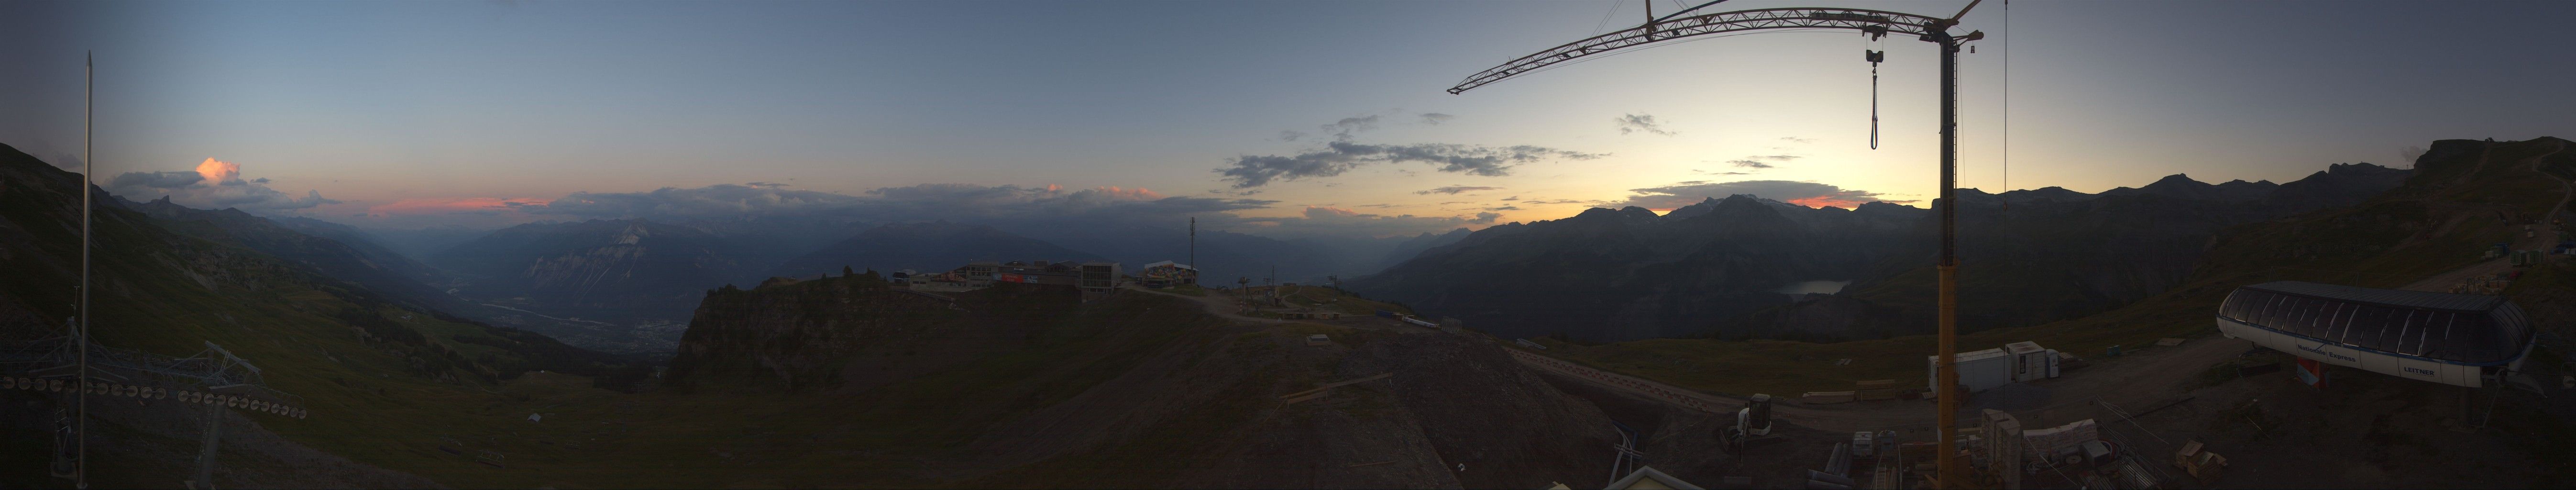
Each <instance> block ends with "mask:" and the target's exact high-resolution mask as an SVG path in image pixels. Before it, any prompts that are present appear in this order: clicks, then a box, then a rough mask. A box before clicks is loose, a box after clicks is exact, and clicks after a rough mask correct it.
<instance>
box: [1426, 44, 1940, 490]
mask: <svg viewBox="0 0 2576 490" xmlns="http://www.w3.org/2000/svg"><path fill="white" fill-rule="evenodd" d="M1722 1H1725V0H1717V1H1712V2H1708V3H1703V4H1700V5H1699V6H1697V7H1691V8H1688V9H1683V10H1681V11H1679V12H1674V13H1671V14H1668V15H1665V16H1663V17H1652V15H1651V14H1649V20H1648V21H1647V22H1646V23H1645V24H1644V25H1641V26H1637V27H1633V28H1628V29H1622V30H1619V31H1617V32H1611V33H1608V34H1602V35H1598V36H1593V37H1591V38H1588V39H1583V40H1579V41H1575V42H1571V43H1566V44H1563V45H1559V46H1557V47H1554V48H1549V49H1548V50H1545V51H1540V52H1538V53H1535V54H1531V55H1528V56H1523V57H1520V58H1518V59H1514V60H1512V61H1510V62H1506V63H1503V64H1502V65H1499V66H1495V67H1493V68H1488V69H1486V70H1485V71H1481V72H1477V73H1476V74H1474V75H1469V76H1468V77H1467V79H1466V80H1464V81H1462V82H1460V83H1459V84H1458V85H1457V86H1456V87H1451V88H1450V89H1449V90H1448V91H1449V93H1452V94H1456V93H1464V92H1466V91H1467V90H1470V89H1474V88H1476V87H1480V86H1484V85H1486V84H1490V83H1494V82H1497V81H1501V80H1503V79H1507V78H1511V77H1515V76H1520V75H1525V74H1529V73H1534V72H1537V71H1541V70H1543V69H1544V68H1546V67H1548V66H1552V65H1556V64H1558V63H1564V62H1568V61H1574V60H1576V59H1578V58H1582V57H1585V56H1591V55H1596V54H1601V53H1606V52H1611V51H1617V50H1620V49H1624V48H1630V47H1636V46H1641V45H1646V44H1653V43H1656V42H1662V41H1670V40H1675V39H1683V38H1689V37H1696V36H1702V35H1709V34H1719V33H1729V32H1744V31H1760V30H1772V29H1799V30H1813V29H1847V30H1855V31H1860V33H1861V34H1863V35H1866V36H1870V37H1871V39H1877V38H1878V37H1880V36H1885V35H1888V34H1914V35H1917V36H1920V39H1921V40H1923V41H1925V42H1930V43H1933V44H1934V45H1935V46H1938V49H1939V50H1940V54H1941V59H1940V62H1941V82H1940V83H1941V87H1940V89H1941V128H1940V131H1941V158H1940V159H1939V160H1940V165H1941V168H1940V171H1941V175H1940V181H1941V192H1940V197H1939V200H1938V201H1935V204H1934V205H1935V206H1937V207H1940V208H1941V209H1940V213H1941V244H1940V246H1941V254H1940V258H1939V262H1937V263H1936V264H1935V268H1936V269H1937V270H1938V272H1939V274H1938V275H1939V281H1940V287H1939V289H1938V291H1939V295H1940V296H1939V301H1940V308H1939V315H1940V319H1939V324H1940V328H1941V330H1940V341H1939V346H1938V352H1937V353H1935V355H1934V361H1933V364H1934V366H1935V367H1934V370H1935V372H1936V375H1935V376H1934V379H1936V380H1938V383H1939V384H1940V386H1935V387H1932V388H1933V390H1934V394H1935V395H1938V397H1937V399H1938V400H1939V404H1938V405H1939V408H1938V410H1939V411H1940V412H1939V413H1938V414H1936V415H1935V418H1936V420H1938V423H1939V424H1940V426H1939V427H1938V433H1939V434H1940V435H1939V436H1937V437H1939V439H1940V441H1939V442H1938V444H1939V446H1938V452H1937V453H1936V454H1937V456H1936V458H1937V459H1938V467H1939V468H1940V469H1939V473H1937V476H1936V480H1937V481H1938V483H1939V485H1940V486H1941V487H1945V488H1959V487H1964V486H1966V485H1968V481H1967V480H1968V477H1967V473H1966V472H1965V471H1964V470H1963V469H1962V468H1960V467H1959V464H1958V463H1959V462H1958V458H1957V453H1958V451H1957V450H1956V448H1955V447H1954V444H1955V443H1956V441H1957V437H1958V436H1957V435H1956V433H1955V432H1956V431H1957V430H1958V411H1959V410H1958V408H1959V400H1958V398H1959V396H1958V394H1957V393H1955V392H1954V391H1955V387H1957V386H1958V384H1959V374H1958V372H1957V370H1956V368H1955V367H1954V366H1952V364H1953V363H1954V362H1956V361H1957V360H1958V289H1959V279H1958V265H1959V263H1958V253H1957V252H1958V202H1957V201H1956V200H1955V198H1956V197H1958V196H1957V192H1956V190H1957V187H1958V140H1959V133H1958V129H1959V128H1958V95H1959V94H1958V80H1959V78H1958V77H1959V73H1958V53H1959V50H1960V49H1962V47H1963V46H1965V43H1967V42H1969V41H1976V40H1980V39H1984V38H1985V32H1983V31H1971V32H1969V33H1967V34H1965V35H1956V36H1954V35H1952V34H1950V31H1949V30H1950V28H1951V27H1953V26H1957V25H1958V24H1959V18H1961V17H1963V16H1966V15H1967V14H1968V11H1969V10H1971V9H1975V8H1977V4H1978V3H1982V2H1984V0H1971V1H1970V2H1968V6H1967V7H1966V8H1962V9H1959V13H1957V14H1954V15H1951V16H1950V17H1949V18H1938V17H1929V16H1923V15H1915V14H1907V13H1902V12H1890V11H1884V10H1869V9H1849V8H1814V7H1794V8H1769V9H1750V10H1738V11H1731V12H1717V13H1708V14H1700V13H1698V12H1699V10H1700V9H1702V8H1706V7H1708V6H1710V5H1715V4H1717V3H1718V2H1722ZM1649 5H1650V6H1651V5H1652V3H1651V2H1649ZM1863 54H1864V55H1865V56H1866V57H1865V58H1864V59H1867V60H1869V61H1870V62H1873V63H1875V62H1879V61H1881V60H1882V55H1881V54H1879V53H1876V52H1869V51H1866V50H1864V53H1863ZM1873 117H1874V116H1873ZM1872 141H1873V147H1875V137H1874V136H1873V140H1872Z"/></svg>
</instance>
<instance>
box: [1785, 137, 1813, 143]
mask: <svg viewBox="0 0 2576 490" xmlns="http://www.w3.org/2000/svg"><path fill="white" fill-rule="evenodd" d="M1780 141H1787V142H1791V143H1814V142H1816V139H1815V138H1800V137H1796V136H1782V137H1780Z"/></svg>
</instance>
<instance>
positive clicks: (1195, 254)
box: [1175, 216, 1199, 284]
mask: <svg viewBox="0 0 2576 490" xmlns="http://www.w3.org/2000/svg"><path fill="white" fill-rule="evenodd" d="M1177 272H1178V271H1175V273H1177ZM1198 283H1199V217H1197V216H1191V217H1190V284H1198Z"/></svg>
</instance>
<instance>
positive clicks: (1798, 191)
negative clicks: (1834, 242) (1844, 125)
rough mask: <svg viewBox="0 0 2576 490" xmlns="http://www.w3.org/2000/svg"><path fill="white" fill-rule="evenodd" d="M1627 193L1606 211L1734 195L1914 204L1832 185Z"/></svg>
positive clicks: (1759, 183)
mask: <svg viewBox="0 0 2576 490" xmlns="http://www.w3.org/2000/svg"><path fill="white" fill-rule="evenodd" d="M1630 192H1634V193H1635V195H1631V196H1628V198H1627V199H1626V200H1622V201H1618V202H1616V203H1613V204H1611V205H1608V206H1606V207H1614V208H1615V207H1624V206H1637V207H1642V208H1647V209H1672V208H1678V207H1682V206H1688V205H1692V204H1697V203H1699V202H1700V200H1703V199H1708V198H1724V197H1726V196H1732V195H1736V194H1747V195H1752V196H1754V197H1760V198H1764V199H1770V200H1775V201H1781V202H1786V203H1790V204H1796V205H1800V206H1807V207H1823V206H1832V207H1838V208H1852V207H1857V206H1860V205H1861V204H1863V203H1868V202H1875V201H1884V202H1892V203H1910V202H1914V201H1897V200H1888V199H1881V198H1880V197H1882V196H1880V195H1879V194H1878V193H1876V192H1870V191H1865V190H1860V189H1844V188H1841V187H1837V186H1834V185H1832V184H1820V183H1815V182H1798V181H1789V180H1744V181H1736V182H1719V183H1713V184H1710V183H1700V184H1674V185H1668V186H1663V187H1649V188H1644V189H1630Z"/></svg>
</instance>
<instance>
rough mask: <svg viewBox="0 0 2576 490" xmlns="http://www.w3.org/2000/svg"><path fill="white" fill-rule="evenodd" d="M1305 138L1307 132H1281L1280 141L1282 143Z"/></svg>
mask: <svg viewBox="0 0 2576 490" xmlns="http://www.w3.org/2000/svg"><path fill="white" fill-rule="evenodd" d="M1304 137H1306V133H1305V132H1302V131H1280V132H1279V140H1280V141H1297V138H1304Z"/></svg>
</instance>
